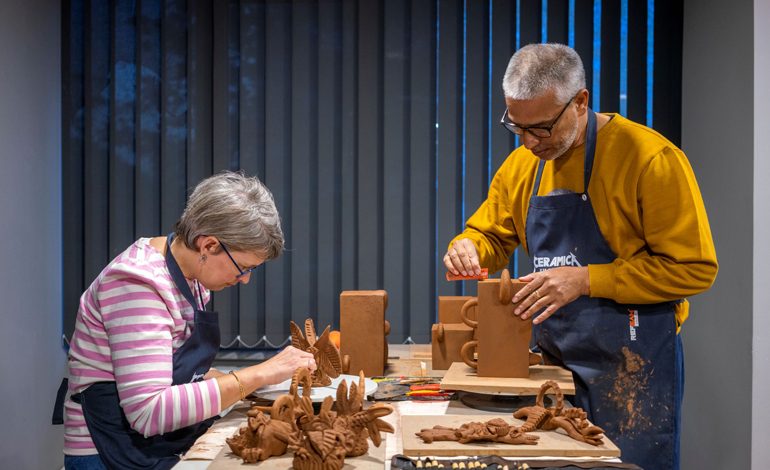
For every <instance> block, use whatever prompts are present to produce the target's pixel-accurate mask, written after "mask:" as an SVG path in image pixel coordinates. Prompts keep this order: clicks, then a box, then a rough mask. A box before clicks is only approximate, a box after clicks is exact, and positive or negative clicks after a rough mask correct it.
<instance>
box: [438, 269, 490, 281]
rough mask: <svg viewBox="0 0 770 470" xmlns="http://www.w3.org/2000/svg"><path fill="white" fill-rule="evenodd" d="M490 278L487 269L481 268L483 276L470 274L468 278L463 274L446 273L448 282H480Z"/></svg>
mask: <svg viewBox="0 0 770 470" xmlns="http://www.w3.org/2000/svg"><path fill="white" fill-rule="evenodd" d="M488 277H489V270H488V269H487V268H481V274H479V275H476V274H469V275H467V276H463V275H462V274H452V273H450V272H449V271H447V273H446V280H447V281H469V280H473V279H476V280H479V281H483V280H484V279H487V278H488Z"/></svg>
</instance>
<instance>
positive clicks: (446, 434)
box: [415, 418, 540, 445]
mask: <svg viewBox="0 0 770 470" xmlns="http://www.w3.org/2000/svg"><path fill="white" fill-rule="evenodd" d="M415 434H416V435H417V437H419V438H420V439H422V440H423V442H425V443H428V444H430V443H432V442H435V441H457V442H459V443H461V444H468V443H471V442H501V443H505V444H516V445H535V444H537V441H538V439H540V438H539V437H537V436H532V435H529V434H525V433H524V432H523V431H522V430H521V428H519V427H517V426H513V425H511V424H508V423H506V422H505V420H503V419H501V418H495V419H492V420H490V421H487V422H485V423H481V422H478V421H472V422H470V423H464V424H463V425H461V426H460V427H459V428H449V427H446V426H433V427H432V428H430V429H422V430H421V431H420V432H418V433H415Z"/></svg>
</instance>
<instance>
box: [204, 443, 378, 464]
mask: <svg viewBox="0 0 770 470" xmlns="http://www.w3.org/2000/svg"><path fill="white" fill-rule="evenodd" d="M293 460H294V454H293V453H292V452H287V453H286V454H284V455H282V456H280V457H270V458H269V459H267V460H263V461H262V462H259V463H243V459H241V458H240V457H238V456H237V455H235V454H233V453H232V451H230V447H229V446H228V445H227V444H225V446H224V448H223V449H222V451H221V452H220V453H219V454H218V455H217V456H216V458H215V459H214V460H213V461H212V462H211V465H209V466H208V467H207V469H208V470H233V469H243V470H247V469H264V470H267V469H270V470H289V469H291V468H292V465H291V463H292V461H293ZM383 468H385V442H384V439H383V443H382V444H380V447H374V444H372V441H371V440H370V441H369V452H367V453H366V454H365V455H362V456H360V457H350V458H346V459H345V465H343V467H342V470H354V469H356V470H358V469H360V470H374V469H377V470H382V469H383Z"/></svg>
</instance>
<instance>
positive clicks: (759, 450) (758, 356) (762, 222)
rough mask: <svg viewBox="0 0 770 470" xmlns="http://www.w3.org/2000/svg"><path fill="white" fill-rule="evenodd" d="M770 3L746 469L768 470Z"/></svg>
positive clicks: (758, 23)
mask: <svg viewBox="0 0 770 470" xmlns="http://www.w3.org/2000/svg"><path fill="white" fill-rule="evenodd" d="M768 26H770V2H768V1H767V0H754V259H755V260H757V261H755V262H754V335H753V336H754V340H753V342H752V343H753V348H754V363H753V369H754V373H753V383H752V393H753V396H752V410H751V418H752V419H751V424H752V426H751V468H752V469H754V470H760V469H766V468H770V446H768V445H767V444H768V442H770V439H768V431H767V423H768V422H770V401H768V400H767V397H768V396H770V338H768V335H767V332H768V331H770V316H768V315H767V306H768V305H770V289H768V286H770V266H769V265H768V263H767V261H766V260H768V259H770V245H768V244H767V240H770V210H768V206H767V204H768V203H767V202H768V201H769V200H770V185H768V184H767V182H768V181H770V87H768V86H767V84H768V83H770V50H768V48H767V45H768V44H770V27H768Z"/></svg>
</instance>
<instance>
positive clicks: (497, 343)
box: [476, 276, 532, 377]
mask: <svg viewBox="0 0 770 470" xmlns="http://www.w3.org/2000/svg"><path fill="white" fill-rule="evenodd" d="M504 277H505V276H504ZM501 281H502V280H501V279H489V280H486V281H479V284H478V294H479V295H478V298H479V304H478V306H477V307H476V308H477V309H478V313H479V315H478V320H479V321H478V332H477V333H478V341H479V343H478V349H477V352H478V369H477V372H478V375H479V377H529V341H530V338H531V336H532V319H531V318H530V319H527V320H522V319H521V317H518V316H516V315H514V314H513V311H514V310H515V308H516V305H515V304H512V303H510V301H509V302H507V303H505V304H503V303H501V302H500V299H499V298H500V283H501ZM508 282H510V283H511V289H510V296H511V297H512V296H513V295H514V294H516V292H518V291H519V290H521V289H522V288H523V287H524V286H525V283H523V282H517V281H508ZM511 297H508V298H509V299H510V298H511Z"/></svg>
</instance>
